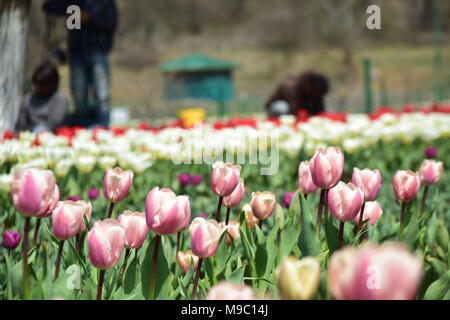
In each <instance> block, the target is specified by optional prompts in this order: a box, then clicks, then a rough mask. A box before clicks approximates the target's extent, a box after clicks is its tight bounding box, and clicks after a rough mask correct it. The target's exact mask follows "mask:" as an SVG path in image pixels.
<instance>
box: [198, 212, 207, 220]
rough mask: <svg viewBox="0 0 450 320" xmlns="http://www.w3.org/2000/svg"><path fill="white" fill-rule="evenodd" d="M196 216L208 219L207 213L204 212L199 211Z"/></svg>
mask: <svg viewBox="0 0 450 320" xmlns="http://www.w3.org/2000/svg"><path fill="white" fill-rule="evenodd" d="M198 216H199V217H200V218H203V219H208V215H207V214H206V213H203V212H202V213H199V214H198Z"/></svg>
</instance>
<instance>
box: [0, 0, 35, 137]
mask: <svg viewBox="0 0 450 320" xmlns="http://www.w3.org/2000/svg"><path fill="white" fill-rule="evenodd" d="M29 8H30V0H1V1H0V133H1V132H3V131H5V130H11V129H13V128H14V124H15V121H16V118H17V115H18V112H19V108H20V99H21V95H22V82H23V73H24V66H25V46H26V34H27V21H28V12H29Z"/></svg>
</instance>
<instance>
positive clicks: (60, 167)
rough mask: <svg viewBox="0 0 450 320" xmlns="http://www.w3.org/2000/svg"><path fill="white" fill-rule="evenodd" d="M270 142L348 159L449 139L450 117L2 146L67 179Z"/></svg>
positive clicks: (0, 152)
mask: <svg viewBox="0 0 450 320" xmlns="http://www.w3.org/2000/svg"><path fill="white" fill-rule="evenodd" d="M268 136H269V137H270V136H272V137H273V136H276V137H277V144H278V146H279V150H280V151H281V152H283V153H285V154H286V155H287V156H289V157H296V156H297V155H298V152H299V151H300V150H301V149H302V148H304V150H306V152H307V153H309V154H312V153H313V152H314V151H315V150H317V149H318V148H319V147H323V146H327V145H337V146H341V147H342V148H343V149H344V150H345V151H346V152H347V153H353V152H355V151H357V150H358V149H360V148H367V147H369V146H370V145H373V144H374V143H376V142H378V141H380V140H381V141H384V142H390V141H392V140H394V139H399V140H400V141H402V142H403V143H411V142H412V141H414V140H415V139H417V138H418V139H422V140H424V141H433V140H435V139H437V138H440V137H449V136H450V115H448V114H443V113H429V114H423V113H406V114H402V115H401V116H396V115H393V114H384V115H383V116H381V117H380V118H378V119H377V120H370V119H369V117H368V116H367V115H364V114H349V115H348V117H347V122H339V121H333V120H330V119H327V118H323V117H312V118H310V120H309V121H308V122H306V123H299V124H298V125H295V118H293V117H291V116H285V117H282V118H281V125H279V126H277V125H276V124H274V123H272V122H269V121H259V122H258V124H257V127H256V128H252V127H248V126H240V127H234V128H225V129H221V130H216V129H214V128H213V126H212V125H211V124H203V125H201V126H197V127H195V128H192V129H182V128H166V129H163V130H161V131H159V132H156V133H154V132H150V131H144V130H138V129H129V130H127V131H126V133H125V134H124V135H121V136H115V135H114V134H113V132H111V131H98V132H97V133H96V139H95V141H94V140H93V134H92V131H91V130H80V131H78V132H77V134H76V136H75V137H74V138H73V139H72V144H71V145H69V140H68V138H66V137H63V136H57V135H54V134H51V133H42V134H40V135H39V136H38V137H37V138H38V140H39V145H37V146H33V142H34V141H35V139H36V135H35V134H33V133H30V132H22V133H21V134H20V136H19V138H18V139H13V140H5V141H4V142H3V143H1V144H0V165H3V164H4V163H6V162H8V163H11V164H13V166H17V165H20V166H36V167H41V168H51V169H52V170H53V171H54V172H55V174H56V175H57V176H58V177H63V176H65V175H66V174H67V173H68V171H69V170H70V168H71V167H72V166H75V167H76V168H77V169H78V170H79V171H80V172H81V173H85V174H87V173H89V172H91V171H92V170H93V169H94V167H95V165H96V164H98V165H99V167H101V168H102V169H104V170H106V169H107V168H109V167H113V166H115V165H119V166H121V167H122V168H127V169H132V170H133V171H134V172H135V173H141V172H143V171H144V170H146V169H147V168H149V167H150V166H151V165H152V164H153V163H154V161H157V160H160V159H167V160H170V159H174V158H176V157H181V158H189V157H195V154H196V152H201V151H202V150H203V149H205V148H208V147H210V146H211V145H213V146H218V147H221V148H222V149H223V150H229V151H230V152H233V153H240V152H244V153H248V152H249V151H252V148H255V146H256V148H257V149H258V150H261V149H262V148H267V145H264V144H261V143H259V142H258V141H261V138H262V137H265V138H267V137H268ZM269 142H270V141H269ZM191 147H192V148H191ZM192 150H193V151H192ZM10 172H12V170H11V171H10ZM10 172H3V174H0V188H1V189H3V190H5V191H7V190H8V189H9V181H10V180H11V176H10Z"/></svg>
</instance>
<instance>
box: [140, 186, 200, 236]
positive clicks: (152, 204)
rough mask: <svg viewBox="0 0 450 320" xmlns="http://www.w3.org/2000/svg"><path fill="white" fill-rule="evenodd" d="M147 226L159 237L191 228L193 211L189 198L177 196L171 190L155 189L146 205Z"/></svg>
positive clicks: (150, 193)
mask: <svg viewBox="0 0 450 320" xmlns="http://www.w3.org/2000/svg"><path fill="white" fill-rule="evenodd" d="M145 212H146V217H147V225H148V227H149V229H150V230H152V231H154V232H156V233H157V234H159V235H165V234H171V233H175V232H178V231H182V230H184V229H186V228H187V227H188V226H189V222H190V220H191V209H190V205H189V198H188V196H178V197H177V196H176V195H175V193H174V192H173V191H172V190H170V189H169V188H162V189H160V188H159V187H155V188H153V189H152V190H151V191H150V192H149V194H148V196H147V200H146V203H145Z"/></svg>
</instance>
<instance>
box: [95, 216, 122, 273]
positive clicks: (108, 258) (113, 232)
mask: <svg viewBox="0 0 450 320" xmlns="http://www.w3.org/2000/svg"><path fill="white" fill-rule="evenodd" d="M87 241H88V247H89V259H90V260H91V263H92V264H93V265H94V267H96V268H99V269H109V268H112V267H114V266H115V265H116V264H117V262H118V261H119V259H120V256H121V255H122V251H123V247H124V245H125V230H124V229H123V228H122V226H121V225H120V224H119V222H117V221H116V220H114V219H105V220H102V221H97V222H95V223H94V225H93V226H92V228H91V230H90V231H89V233H88V235H87Z"/></svg>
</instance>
